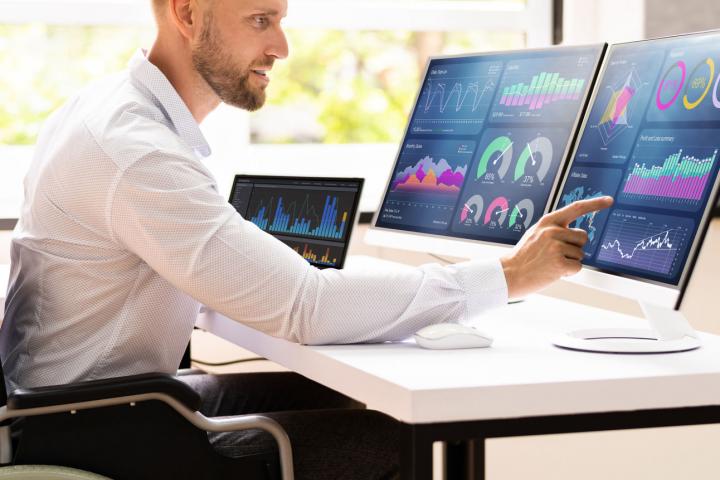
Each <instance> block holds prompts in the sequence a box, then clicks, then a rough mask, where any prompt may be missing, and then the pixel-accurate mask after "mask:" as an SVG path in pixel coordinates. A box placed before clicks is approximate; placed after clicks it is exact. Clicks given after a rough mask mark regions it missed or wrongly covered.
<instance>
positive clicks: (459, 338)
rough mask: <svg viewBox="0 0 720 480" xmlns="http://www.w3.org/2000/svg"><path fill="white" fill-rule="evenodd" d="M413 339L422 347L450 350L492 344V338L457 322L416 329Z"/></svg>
mask: <svg viewBox="0 0 720 480" xmlns="http://www.w3.org/2000/svg"><path fill="white" fill-rule="evenodd" d="M414 337H415V341H416V342H417V344H418V345H420V346H421V347H423V348H429V349H432V350H451V349H455V348H483V347H489V346H490V345H492V342H493V339H492V337H491V336H490V335H487V334H485V333H483V332H481V331H480V330H478V329H476V328H474V327H470V326H467V325H460V324H457V323H438V324H436V325H430V326H427V327H425V328H422V329H420V330H418V331H417V333H415V335H414Z"/></svg>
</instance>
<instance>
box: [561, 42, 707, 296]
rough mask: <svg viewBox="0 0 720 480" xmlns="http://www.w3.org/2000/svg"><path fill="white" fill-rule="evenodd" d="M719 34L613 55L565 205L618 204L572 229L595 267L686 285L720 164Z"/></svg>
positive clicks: (623, 47)
mask: <svg viewBox="0 0 720 480" xmlns="http://www.w3.org/2000/svg"><path fill="white" fill-rule="evenodd" d="M719 149H720V33H718V32H714V33H705V34H695V35H687V36H680V37H671V38H664V39H657V40H648V41H643V42H634V43H626V44H618V45H614V46H612V47H610V49H609V51H608V54H607V60H606V61H605V67H604V69H603V71H602V72H601V73H600V76H599V79H598V84H597V87H596V90H595V94H594V96H593V100H592V103H591V106H590V109H589V113H588V115H587V117H586V120H585V123H584V126H583V129H582V130H581V133H580V137H579V140H578V143H577V148H576V151H575V152H574V155H573V160H572V163H571V164H570V166H569V168H568V172H567V175H566V178H565V181H564V184H563V185H562V187H561V189H560V194H559V195H558V201H557V206H558V207H562V206H564V205H568V204H570V203H572V202H573V201H576V200H580V199H583V198H592V197H594V196H600V195H611V196H613V197H615V204H614V205H613V207H612V208H611V209H609V210H606V211H603V212H598V213H593V214H588V215H585V216H583V217H581V218H579V219H577V220H576V221H575V222H573V224H571V226H573V227H578V228H583V229H584V230H586V231H587V232H588V236H589V241H588V243H587V244H586V246H585V260H584V263H585V264H586V265H588V266H590V267H593V268H596V269H599V270H602V271H609V272H612V273H617V274H621V275H626V276H630V277H633V278H640V279H644V280H650V281H653V282H657V283H661V284H667V285H678V284H679V283H680V281H681V279H682V276H683V273H684V272H685V271H686V268H685V267H686V265H687V263H688V262H687V260H688V258H689V257H690V254H691V252H692V249H693V248H694V247H693V245H694V242H695V239H696V236H697V235H696V234H697V232H698V230H699V229H700V227H701V226H702V224H703V221H704V218H705V216H706V215H707V214H708V213H709V210H710V209H711V208H712V206H713V205H711V204H712V203H714V197H713V192H714V191H715V190H716V189H717V177H718V164H719V163H720V158H719V157H720V155H719Z"/></svg>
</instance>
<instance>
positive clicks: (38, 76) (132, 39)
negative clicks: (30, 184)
mask: <svg viewBox="0 0 720 480" xmlns="http://www.w3.org/2000/svg"><path fill="white" fill-rule="evenodd" d="M288 37H289V40H290V49H291V50H290V57H289V58H288V59H287V60H284V61H279V62H277V64H276V68H275V69H274V71H273V73H272V77H271V78H272V81H271V83H270V87H269V90H268V103H267V105H266V107H265V108H263V109H261V110H260V111H259V112H256V113H254V114H253V115H252V117H251V134H252V138H253V141H256V142H261V143H290V142H323V143H364V142H372V143H376V142H395V141H397V140H398V138H399V137H400V136H401V135H402V129H403V128H404V125H405V121H406V116H407V113H408V111H409V109H410V107H411V106H412V102H413V100H414V97H415V95H416V91H417V84H418V80H419V77H420V74H421V71H422V68H423V66H424V64H425V61H426V58H427V56H428V55H434V54H440V53H461V52H469V51H482V50H498V49H504V48H520V47H522V46H523V45H524V37H523V35H522V34H519V33H499V32H486V33H473V34H468V33H437V32H403V31H398V32H394V31H378V32H368V31H362V32H361V31H329V30H293V31H289V32H288ZM152 38H153V31H152V29H151V28H149V27H148V28H142V27H108V26H83V27H79V26H48V25H44V24H27V25H5V26H3V25H0V71H2V72H3V74H2V75H1V76H0V144H6V145H32V144H33V143H34V142H35V141H36V139H37V135H38V133H39V131H40V128H41V126H42V122H43V121H44V120H45V119H46V118H47V116H48V115H49V114H50V113H51V112H52V111H53V110H55V109H56V108H57V107H59V106H60V105H61V104H62V103H63V102H64V101H65V100H66V99H67V98H69V97H70V96H72V95H73V94H74V93H76V92H78V91H79V90H80V89H81V88H82V87H83V86H84V85H86V84H88V83H90V82H91V81H93V80H95V79H98V78H101V77H103V76H105V75H107V74H110V73H113V72H118V71H121V70H123V69H124V68H125V67H126V65H127V62H128V60H129V59H130V57H131V56H132V55H133V53H134V52H135V51H136V50H137V48H139V47H149V46H150V44H151V42H152Z"/></svg>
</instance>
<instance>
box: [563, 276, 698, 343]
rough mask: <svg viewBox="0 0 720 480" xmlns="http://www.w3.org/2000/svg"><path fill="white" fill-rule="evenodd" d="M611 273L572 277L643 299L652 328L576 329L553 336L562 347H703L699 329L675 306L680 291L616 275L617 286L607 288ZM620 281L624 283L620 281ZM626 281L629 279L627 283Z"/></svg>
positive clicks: (641, 301) (614, 282) (578, 281)
mask: <svg viewBox="0 0 720 480" xmlns="http://www.w3.org/2000/svg"><path fill="white" fill-rule="evenodd" d="M608 276H609V275H607V274H602V273H599V272H595V271H592V270H583V271H582V272H581V273H580V274H578V275H576V276H575V277H572V278H569V280H571V281H573V282H576V283H580V284H584V285H588V286H592V287H595V288H599V289H602V290H607V291H611V292H612V293H618V290H617V287H618V286H619V287H621V288H622V289H623V293H622V294H623V296H628V297H630V298H634V299H637V300H639V302H640V307H641V308H642V311H643V313H644V314H645V318H646V319H647V320H648V322H649V323H650V329H632V328H597V329H588V330H576V331H572V332H568V333H566V334H562V335H559V336H557V337H556V338H554V339H553V344H554V345H557V346H558V347H563V348H569V349H573V350H582V351H587V352H603V353H670V352H684V351H687V350H693V349H696V348H699V347H700V345H701V342H700V338H699V337H698V334H697V332H695V330H694V329H693V328H692V327H691V326H690V324H689V323H688V321H687V319H686V318H685V316H684V315H683V314H682V312H680V311H679V310H677V309H676V308H675V302H676V301H677V298H678V295H679V293H678V291H676V290H672V289H668V288H665V287H660V286H656V285H649V284H641V283H639V282H634V281H631V280H627V279H619V278H618V277H614V278H613V279H612V280H611V281H612V283H613V287H615V288H607V286H608V283H606V282H607V279H606V278H603V277H608ZM619 280H620V285H618V281H619ZM622 280H626V282H627V283H625V284H624V285H622V283H624V282H623V281H622Z"/></svg>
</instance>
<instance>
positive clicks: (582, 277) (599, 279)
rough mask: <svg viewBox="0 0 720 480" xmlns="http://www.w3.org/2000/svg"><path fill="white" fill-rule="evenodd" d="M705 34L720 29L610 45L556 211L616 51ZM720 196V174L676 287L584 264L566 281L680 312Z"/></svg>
mask: <svg viewBox="0 0 720 480" xmlns="http://www.w3.org/2000/svg"><path fill="white" fill-rule="evenodd" d="M703 35H720V29H714V30H706V31H701V32H692V33H684V34H678V35H668V36H663V37H654V38H649V39H644V40H633V41H629V42H619V43H614V44H610V45H609V46H608V48H607V49H606V51H605V55H604V58H603V61H602V65H601V67H600V69H599V71H598V73H597V77H596V81H595V83H594V85H593V90H592V92H591V95H590V101H589V103H588V109H587V110H586V112H585V115H584V116H583V119H582V122H581V124H580V126H579V128H578V131H577V133H576V135H575V142H574V145H573V148H572V153H571V154H570V155H569V157H568V159H567V163H566V168H565V171H564V173H563V175H562V181H561V182H560V184H559V186H558V188H557V189H556V191H555V199H554V202H553V204H554V207H553V210H557V209H558V204H559V201H560V198H561V194H562V191H563V189H564V188H565V184H566V182H567V179H568V176H569V174H570V169H571V166H572V165H573V162H574V160H575V155H576V154H577V149H578V147H579V145H580V139H581V138H582V134H583V133H584V132H585V127H586V126H587V123H588V121H589V119H590V109H589V106H590V105H593V104H594V102H595V99H596V97H597V95H598V93H599V90H600V85H601V83H602V82H601V80H602V78H603V76H604V75H605V72H606V70H607V68H608V63H609V61H610V58H611V56H612V54H613V52H614V51H615V49H616V48H618V47H619V48H623V47H626V46H628V45H635V44H640V43H648V42H656V41H657V42H662V41H667V40H672V39H675V38H688V37H700V36H703ZM655 83H657V79H655ZM653 87H655V84H653ZM719 193H720V174H718V175H717V177H716V178H715V182H714V184H713V187H712V190H711V191H710V194H709V197H708V203H707V205H705V210H704V212H703V215H702V217H701V219H700V222H699V224H698V226H697V229H696V232H697V233H696V235H695V238H694V239H693V243H692V245H691V246H690V250H689V251H688V257H687V259H686V261H685V266H684V268H683V273H682V274H681V276H680V279H679V280H678V283H677V285H675V284H672V283H667V282H661V281H657V280H651V279H648V278H643V277H639V276H636V275H631V274H627V273H621V272H614V271H612V270H608V269H604V268H600V267H596V266H594V265H585V264H583V270H582V271H581V272H580V273H579V274H577V275H574V276H572V277H567V280H571V281H573V282H575V283H579V284H583V285H587V286H590V287H594V288H598V289H601V290H605V291H609V292H612V293H615V294H618V295H621V296H623V297H630V298H637V299H639V300H643V301H647V302H651V303H654V304H659V305H664V306H668V307H670V308H674V309H676V310H677V309H679V308H680V305H681V303H682V299H683V297H684V294H685V290H686V289H687V285H688V283H689V281H690V278H691V277H692V271H693V270H694V267H695V263H696V262H697V257H698V255H699V253H700V250H701V248H700V247H701V246H702V243H703V242H704V240H705V236H706V234H707V231H708V228H709V226H710V220H711V218H712V213H713V210H714V208H715V205H716V204H717V202H718V201H719V200H720V196H719ZM618 279H622V280H618ZM613 281H615V284H613ZM634 282H640V284H642V285H640V284H637V283H634Z"/></svg>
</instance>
